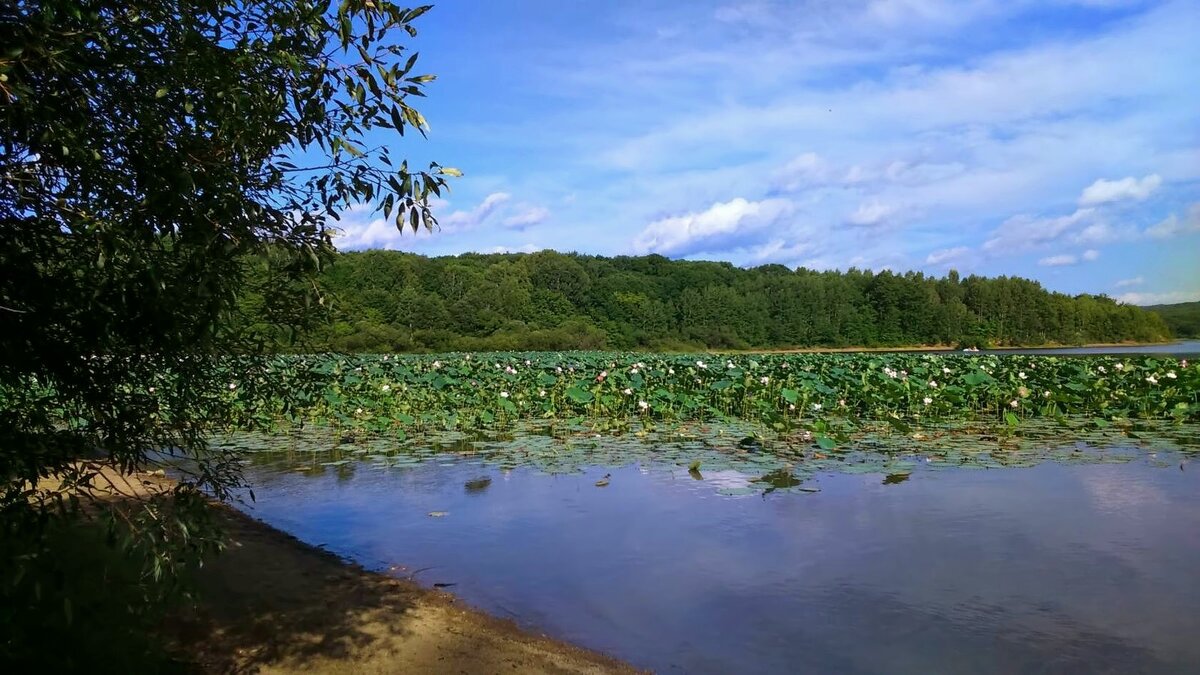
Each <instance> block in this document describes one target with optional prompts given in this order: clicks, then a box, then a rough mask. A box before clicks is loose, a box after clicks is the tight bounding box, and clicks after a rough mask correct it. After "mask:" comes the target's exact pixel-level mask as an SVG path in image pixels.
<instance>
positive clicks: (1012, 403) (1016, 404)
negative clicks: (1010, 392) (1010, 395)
mask: <svg viewBox="0 0 1200 675" xmlns="http://www.w3.org/2000/svg"><path fill="white" fill-rule="evenodd" d="M1008 405H1009V407H1011V408H1019V407H1020V406H1021V402H1020V401H1018V400H1017V399H1015V398H1014V399H1013V400H1011V401H1009V402H1008Z"/></svg>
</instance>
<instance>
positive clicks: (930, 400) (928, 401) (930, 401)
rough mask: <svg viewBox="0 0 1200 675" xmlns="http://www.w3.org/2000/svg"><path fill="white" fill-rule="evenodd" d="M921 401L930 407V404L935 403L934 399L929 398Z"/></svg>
mask: <svg viewBox="0 0 1200 675" xmlns="http://www.w3.org/2000/svg"><path fill="white" fill-rule="evenodd" d="M921 400H922V401H923V402H924V403H925V405H929V404H930V403H933V399H931V398H929V397H928V396H926V397H925V398H923V399H921Z"/></svg>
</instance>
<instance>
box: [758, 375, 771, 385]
mask: <svg viewBox="0 0 1200 675" xmlns="http://www.w3.org/2000/svg"><path fill="white" fill-rule="evenodd" d="M758 381H759V382H761V383H763V384H769V383H770V382H771V378H769V377H767V376H766V375H763V376H762V377H760V378H758Z"/></svg>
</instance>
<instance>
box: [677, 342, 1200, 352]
mask: <svg viewBox="0 0 1200 675" xmlns="http://www.w3.org/2000/svg"><path fill="white" fill-rule="evenodd" d="M1182 342H1184V340H1170V341H1167V342H1134V341H1129V342H1089V343H1087V344H1081V345H1076V344H1058V343H1048V344H1040V345H1005V346H1003V347H989V348H987V349H981V350H980V351H981V352H1005V351H1018V350H1032V349H1103V348H1105V347H1157V346H1161V345H1173V344H1179V343H1182ZM961 351H962V350H961V349H959V348H957V347H955V346H954V345H907V346H898V347H854V346H851V347H780V348H777V349H741V350H733V351H729V352H722V351H718V350H706V352H707V353H713V354H843V353H855V352H865V353H880V352H961ZM680 353H685V352H680Z"/></svg>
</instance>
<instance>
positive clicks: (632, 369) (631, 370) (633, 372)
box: [629, 368, 638, 375]
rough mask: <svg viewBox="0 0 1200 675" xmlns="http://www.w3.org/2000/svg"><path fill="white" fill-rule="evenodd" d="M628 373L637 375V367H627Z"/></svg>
mask: <svg viewBox="0 0 1200 675" xmlns="http://www.w3.org/2000/svg"><path fill="white" fill-rule="evenodd" d="M629 374H630V375H637V374H638V369H637V368H630V369H629Z"/></svg>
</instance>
